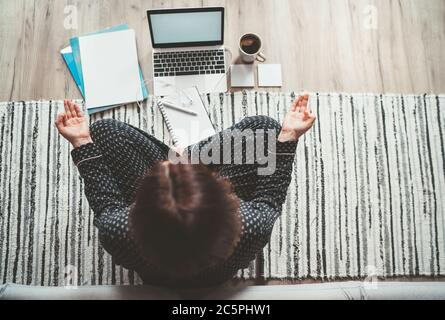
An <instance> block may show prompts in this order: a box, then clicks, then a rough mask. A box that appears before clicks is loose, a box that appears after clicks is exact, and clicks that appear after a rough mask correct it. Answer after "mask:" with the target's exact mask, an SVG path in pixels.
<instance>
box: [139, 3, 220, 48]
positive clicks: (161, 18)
mask: <svg viewBox="0 0 445 320" xmlns="http://www.w3.org/2000/svg"><path fill="white" fill-rule="evenodd" d="M147 14H148V23H149V25H150V33H151V41H152V44H153V48H174V47H192V46H211V45H221V44H223V39H224V8H199V9H171V10H149V11H147Z"/></svg>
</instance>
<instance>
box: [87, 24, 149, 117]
mask: <svg viewBox="0 0 445 320" xmlns="http://www.w3.org/2000/svg"><path fill="white" fill-rule="evenodd" d="M79 48H80V57H81V61H82V72H83V79H84V86H85V102H86V107H87V108H88V109H90V108H97V107H103V106H111V105H117V104H124V103H130V102H134V101H138V100H142V99H143V96H142V89H141V79H140V75H139V64H138V58H137V49H136V38H135V34H134V30H131V29H130V30H123V31H116V32H110V33H101V34H94V35H89V36H84V37H80V38H79Z"/></svg>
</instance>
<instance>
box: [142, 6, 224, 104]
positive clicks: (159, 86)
mask: <svg viewBox="0 0 445 320" xmlns="http://www.w3.org/2000/svg"><path fill="white" fill-rule="evenodd" d="M147 15H148V24H149V27H150V35H151V42H152V45H153V56H152V59H153V88H154V95H155V96H168V95H172V94H175V93H177V92H178V90H183V89H187V88H190V87H197V88H198V90H199V92H201V93H212V92H226V91H227V73H226V59H225V51H224V46H223V44H224V8H221V7H214V8H213V7H212V8H187V9H165V10H148V11H147Z"/></svg>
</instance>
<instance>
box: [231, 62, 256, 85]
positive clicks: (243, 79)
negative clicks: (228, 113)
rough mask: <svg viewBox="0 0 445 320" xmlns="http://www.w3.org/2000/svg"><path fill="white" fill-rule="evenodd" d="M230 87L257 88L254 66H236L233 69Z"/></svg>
mask: <svg viewBox="0 0 445 320" xmlns="http://www.w3.org/2000/svg"><path fill="white" fill-rule="evenodd" d="M230 74H231V76H230V78H231V79H230V85H231V86H232V87H234V88H244V87H248V88H250V87H255V73H254V67H253V64H235V65H233V66H232V67H231V72H230Z"/></svg>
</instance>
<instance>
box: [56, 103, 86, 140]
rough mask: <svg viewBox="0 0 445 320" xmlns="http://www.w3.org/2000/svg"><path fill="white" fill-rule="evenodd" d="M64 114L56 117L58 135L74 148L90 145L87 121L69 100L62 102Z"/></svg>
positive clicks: (77, 107) (78, 108) (76, 106)
mask: <svg viewBox="0 0 445 320" xmlns="http://www.w3.org/2000/svg"><path fill="white" fill-rule="evenodd" d="M63 104H64V107H65V112H64V113H60V114H58V115H57V119H56V123H55V124H56V127H57V130H58V131H59V133H60V135H62V136H63V137H64V138H65V139H66V140H68V141H69V142H70V143H71V144H72V145H73V147H74V148H79V147H80V146H82V145H84V144H88V143H92V142H93V140H92V139H91V135H90V127H89V126H88V120H87V118H86V117H85V116H84V114H83V113H82V110H81V109H80V107H79V106H78V105H77V104H75V103H74V102H72V101H70V100H64V101H63Z"/></svg>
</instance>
